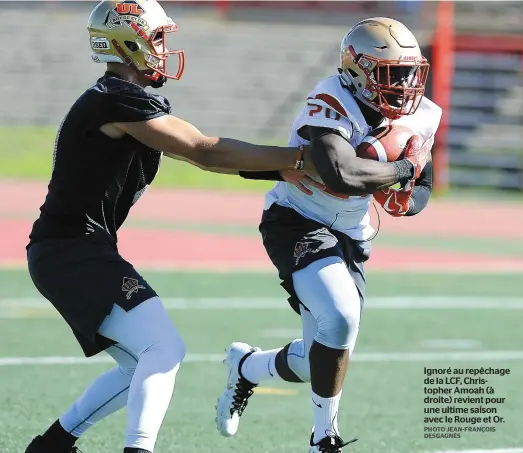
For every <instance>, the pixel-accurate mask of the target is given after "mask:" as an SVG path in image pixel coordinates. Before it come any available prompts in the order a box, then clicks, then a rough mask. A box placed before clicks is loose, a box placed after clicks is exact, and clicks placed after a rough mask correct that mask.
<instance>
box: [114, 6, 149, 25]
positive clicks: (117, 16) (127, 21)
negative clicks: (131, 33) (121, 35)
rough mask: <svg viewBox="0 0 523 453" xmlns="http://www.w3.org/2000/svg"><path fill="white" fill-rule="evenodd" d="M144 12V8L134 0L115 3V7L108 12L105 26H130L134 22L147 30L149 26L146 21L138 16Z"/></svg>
mask: <svg viewBox="0 0 523 453" xmlns="http://www.w3.org/2000/svg"><path fill="white" fill-rule="evenodd" d="M144 13H145V11H144V9H143V8H142V7H141V6H140V5H139V4H138V3H136V2H135V1H131V2H122V3H117V4H116V7H115V8H114V9H113V10H112V11H111V12H110V13H109V18H108V20H107V26H108V27H109V28H114V27H118V26H121V25H125V26H127V27H132V25H133V24H135V25H138V26H139V27H140V28H142V29H143V30H145V31H147V30H149V26H148V25H147V22H145V20H143V19H142V18H141V17H140V16H142V15H143V14H144Z"/></svg>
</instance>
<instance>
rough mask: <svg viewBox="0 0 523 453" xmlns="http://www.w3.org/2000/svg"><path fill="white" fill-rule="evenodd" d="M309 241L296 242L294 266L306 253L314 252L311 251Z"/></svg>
mask: <svg viewBox="0 0 523 453" xmlns="http://www.w3.org/2000/svg"><path fill="white" fill-rule="evenodd" d="M311 244H312V242H310V241H301V242H296V245H295V246H294V264H295V265H297V264H298V262H299V261H300V259H301V258H303V257H304V256H305V255H306V254H307V253H314V250H311Z"/></svg>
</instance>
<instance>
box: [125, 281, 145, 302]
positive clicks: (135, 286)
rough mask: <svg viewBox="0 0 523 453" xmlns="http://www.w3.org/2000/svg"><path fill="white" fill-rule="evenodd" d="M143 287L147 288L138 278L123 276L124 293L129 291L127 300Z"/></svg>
mask: <svg viewBox="0 0 523 453" xmlns="http://www.w3.org/2000/svg"><path fill="white" fill-rule="evenodd" d="M141 289H145V286H143V285H140V283H139V282H138V280H136V279H135V278H129V277H124V278H123V283H122V291H123V292H124V293H127V294H126V295H125V297H126V299H127V300H129V299H130V298H131V297H132V296H133V294H135V293H137V292H138V291H139V290H141Z"/></svg>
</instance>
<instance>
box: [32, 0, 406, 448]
mask: <svg viewBox="0 0 523 453" xmlns="http://www.w3.org/2000/svg"><path fill="white" fill-rule="evenodd" d="M176 30H177V26H176V25H175V24H174V22H173V21H172V20H171V19H170V18H169V17H168V16H167V15H166V13H165V11H164V10H163V9H162V7H161V6H160V5H159V4H158V3H157V2H156V0H120V1H115V0H109V1H103V2H101V3H100V4H99V5H98V6H96V8H95V9H94V11H93V12H92V14H91V16H90V19H89V22H88V31H89V35H90V43H91V48H92V50H93V54H92V58H93V60H94V61H95V62H97V63H105V64H107V66H108V71H107V72H106V73H105V75H104V76H103V77H101V78H100V79H99V80H98V81H97V83H96V84H95V85H94V86H92V87H91V88H89V89H88V90H87V91H85V93H84V94H82V95H81V96H80V98H79V99H78V100H77V101H76V102H75V103H74V105H73V106H72V107H71V109H70V111H69V112H68V113H67V115H66V116H65V119H64V120H63V122H62V124H61V126H60V128H59V131H58V136H57V139H56V146H55V151H54V157H53V171H52V177H51V182H50V184H49V188H48V193H47V197H46V199H45V202H44V204H43V206H42V207H41V214H40V217H39V218H38V219H37V220H36V222H35V223H34V226H33V229H32V232H31V235H30V243H29V245H28V246H27V254H28V263H29V271H30V275H31V278H32V280H33V282H34V284H35V286H36V287H37V288H38V290H39V291H40V293H41V294H42V295H43V296H44V297H45V298H46V299H48V300H49V301H50V302H51V303H52V304H53V306H54V307H55V308H56V309H57V310H58V312H59V313H60V314H61V315H62V317H63V318H64V320H65V321H66V322H67V323H68V325H69V326H70V328H71V330H72V332H73V333H74V335H75V336H76V338H77V340H78V342H79V344H80V345H81V347H82V349H83V351H84V353H85V355H86V356H88V357H89V356H92V355H95V354H97V353H99V352H101V351H106V352H107V353H108V354H110V355H111V356H112V357H113V358H114V359H115V361H116V362H117V366H116V367H115V368H113V369H111V370H109V371H107V372H106V373H104V374H102V375H101V376H99V377H98V378H97V379H96V380H95V381H94V382H93V383H92V384H91V385H90V386H89V387H88V388H87V389H86V390H85V391H84V393H83V394H82V395H81V396H80V397H79V398H78V399H77V400H76V401H75V402H74V403H73V404H72V406H71V407H70V408H69V409H68V410H67V411H66V412H64V413H63V414H62V415H61V416H60V417H59V419H58V420H56V422H54V423H53V424H52V425H51V426H50V427H49V429H48V430H47V431H46V432H44V433H43V434H42V435H39V436H37V437H36V438H35V439H33V441H32V442H31V443H30V445H29V446H28V447H27V449H26V453H70V452H74V451H77V448H76V447H75V442H76V440H77V439H78V438H79V437H80V436H81V435H82V434H83V433H84V432H85V431H86V430H87V429H88V428H89V427H90V426H92V425H93V424H95V423H96V422H98V421H100V420H101V419H103V418H104V417H106V416H108V415H110V414H111V413H113V412H115V411H117V410H119V409H121V408H122V407H124V406H127V428H126V434H125V439H124V443H125V448H124V452H126V453H151V452H153V450H154V445H155V442H156V439H157V435H158V431H159V429H160V426H161V424H162V421H163V418H164V416H165V413H166V411H167V408H168V406H169V403H170V399H171V395H172V392H173V388H174V383H175V378H176V374H177V371H178V369H179V367H180V364H181V362H182V360H183V358H184V355H185V346H184V343H183V341H182V339H181V338H180V336H179V334H178V331H177V329H176V328H175V326H174V324H173V323H172V321H171V318H170V317H169V315H168V313H167V311H166V310H165V308H164V307H163V305H162V302H161V300H160V298H159V297H158V295H157V294H156V292H155V291H154V290H153V289H152V288H151V286H150V285H149V284H148V283H147V282H146V281H145V280H144V278H143V277H142V276H141V275H140V274H139V273H138V272H137V271H136V270H135V269H134V268H133V266H132V265H131V264H130V263H129V262H127V261H125V260H124V259H123V258H122V257H121V256H120V255H119V253H118V249H117V231H118V229H119V228H120V227H121V226H122V224H123V223H124V221H125V219H126V217H127V215H128V213H129V210H130V209H131V207H132V205H133V204H134V203H136V201H137V200H138V199H139V198H140V196H141V195H142V194H143V193H144V191H145V190H146V189H147V187H148V186H149V185H150V184H151V182H152V181H153V179H154V177H155V175H156V173H157V171H158V168H159V165H160V159H161V157H162V153H163V154H164V155H166V156H168V157H172V158H175V159H181V160H185V161H188V162H190V163H192V164H194V165H197V166H198V167H201V168H205V169H206V170H211V171H216V172H222V173H235V174H240V175H241V176H243V177H245V178H248V179H260V178H261V179H281V178H286V180H288V181H290V182H292V183H294V184H295V185H297V186H298V187H299V188H300V189H301V190H303V191H307V190H308V189H306V187H305V186H304V185H303V184H304V183H306V184H312V185H316V186H317V187H322V185H321V184H318V183H317V182H315V181H313V180H312V179H310V178H308V177H307V176H306V175H305V174H304V173H301V172H299V171H296V170H294V168H298V169H301V168H302V167H303V163H304V160H303V152H302V151H300V152H298V151H299V150H297V149H292V148H284V147H274V146H259V145H253V144H250V143H245V142H241V141H238V140H233V139H227V138H216V137H207V136H205V135H203V134H202V133H201V132H200V131H199V130H198V129H196V128H195V127H194V126H192V125H191V124H189V123H187V122H185V121H183V120H181V119H179V118H176V117H174V116H171V115H170V112H171V108H170V105H169V102H168V101H167V100H166V99H165V98H164V97H162V96H159V95H155V94H150V93H148V92H146V91H145V88H146V87H148V86H150V87H153V88H159V87H161V86H162V85H163V84H164V83H165V82H166V81H167V79H175V80H177V79H179V78H180V77H181V75H182V72H183V67H184V53H183V51H181V50H168V49H167V48H166V46H165V39H164V37H165V35H166V34H167V33H171V32H175V31H176ZM169 56H176V57H177V58H178V70H177V72H176V74H174V75H172V74H170V73H169V72H168V71H167V67H166V66H167V59H168V57H169ZM297 156H298V157H297ZM359 160H361V159H359ZM359 165H360V166H359V167H357V166H354V172H352V171H349V172H346V173H344V174H343V177H344V178H349V179H351V178H352V179H353V180H355V181H357V182H358V183H361V182H362V181H364V182H365V184H367V185H368V186H367V187H368V188H369V192H372V191H374V190H376V189H379V188H384V187H389V186H391V185H393V184H395V183H396V182H398V181H400V180H402V178H403V179H405V177H407V176H408V177H413V176H415V168H414V167H415V166H413V165H412V164H411V163H409V164H408V165H407V166H405V165H403V167H402V165H393V164H382V163H378V162H370V161H363V160H361V162H360V164H359ZM362 168H364V170H365V171H362ZM307 171H311V172H313V171H314V169H313V167H311V168H310V169H307ZM172 209H176V207H172Z"/></svg>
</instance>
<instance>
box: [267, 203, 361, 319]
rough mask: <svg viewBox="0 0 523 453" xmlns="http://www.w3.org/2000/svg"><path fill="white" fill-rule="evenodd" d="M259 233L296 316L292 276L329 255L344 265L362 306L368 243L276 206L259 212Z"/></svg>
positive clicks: (293, 211)
mask: <svg viewBox="0 0 523 453" xmlns="http://www.w3.org/2000/svg"><path fill="white" fill-rule="evenodd" d="M260 233H261V234H262V238H263V245H264V246H265V250H266V251H267V254H268V255H269V258H270V259H271V261H272V263H273V264H274V266H276V269H277V270H278V275H279V277H280V279H281V280H282V282H281V286H282V287H283V288H284V289H285V290H286V291H287V292H288V293H289V295H290V297H289V299H288V300H289V304H290V305H291V307H292V308H293V309H294V311H296V313H298V314H299V313H300V304H301V302H300V300H299V299H298V296H297V295H296V292H295V291H294V285H293V283H292V274H293V273H294V272H296V271H299V270H300V269H303V268H305V267H307V266H308V265H309V264H311V263H313V262H314V261H317V260H319V259H322V258H326V257H329V256H338V257H340V258H341V259H342V260H343V261H344V262H345V263H346V265H347V268H348V269H349V272H350V274H351V276H352V278H353V279H354V282H355V283H356V287H357V288H358V292H359V295H360V300H361V302H362V303H363V299H364V297H365V272H364V262H365V261H367V260H368V258H369V255H370V242H368V241H355V240H353V239H351V238H350V237H348V236H347V235H346V234H343V233H341V232H339V231H336V230H333V229H331V228H329V227H327V226H325V225H323V224H321V223H319V222H316V221H314V220H311V219H307V218H306V217H303V216H302V215H301V214H299V213H298V212H296V211H295V210H294V209H290V208H285V207H283V206H279V205H277V204H276V203H275V204H273V205H272V206H271V207H270V208H269V209H267V210H266V211H264V212H263V216H262V221H261V224H260ZM302 305H303V304H302ZM304 307H305V306H304ZM305 308H307V307H305Z"/></svg>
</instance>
